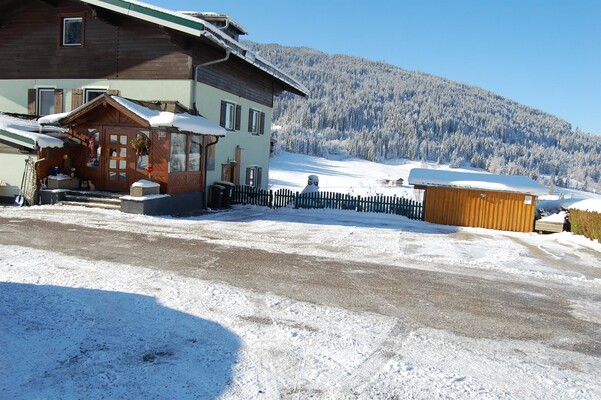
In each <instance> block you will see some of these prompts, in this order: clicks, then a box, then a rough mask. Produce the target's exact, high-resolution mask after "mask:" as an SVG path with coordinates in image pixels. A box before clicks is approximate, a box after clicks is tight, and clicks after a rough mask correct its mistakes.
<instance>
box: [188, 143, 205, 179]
mask: <svg viewBox="0 0 601 400" xmlns="http://www.w3.org/2000/svg"><path fill="white" fill-rule="evenodd" d="M201 151H202V136H199V135H191V136H190V153H189V156H188V171H190V172H197V171H200V160H202V157H201V154H202V153H201Z"/></svg>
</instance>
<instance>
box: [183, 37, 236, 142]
mask: <svg viewBox="0 0 601 400" xmlns="http://www.w3.org/2000/svg"><path fill="white" fill-rule="evenodd" d="M231 53H232V52H231V50H230V49H225V56H224V57H223V58H219V59H217V60H213V61H207V62H206V63H202V64H198V65H197V66H195V67H194V76H193V77H192V78H193V79H192V82H193V85H192V109H193V110H194V111H195V112H196V115H198V110H197V109H196V85H197V81H198V71H199V70H200V69H201V68H203V67H208V66H209V65H214V64H219V63H222V62H226V61H227V60H229V59H230V54H231ZM215 143H217V142H215Z"/></svg>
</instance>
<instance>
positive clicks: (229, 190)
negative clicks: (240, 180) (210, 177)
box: [215, 181, 235, 208]
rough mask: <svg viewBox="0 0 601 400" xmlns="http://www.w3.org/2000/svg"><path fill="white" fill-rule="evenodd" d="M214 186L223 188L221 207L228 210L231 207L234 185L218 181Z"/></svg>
mask: <svg viewBox="0 0 601 400" xmlns="http://www.w3.org/2000/svg"><path fill="white" fill-rule="evenodd" d="M215 184H216V185H219V186H223V189H224V190H223V203H222V205H223V207H224V208H228V207H229V206H231V205H232V202H233V197H234V186H235V185H234V184H233V183H232V182H226V181H218V182H215Z"/></svg>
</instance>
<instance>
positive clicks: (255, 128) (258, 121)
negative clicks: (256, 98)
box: [248, 108, 265, 135]
mask: <svg viewBox="0 0 601 400" xmlns="http://www.w3.org/2000/svg"><path fill="white" fill-rule="evenodd" d="M248 131H249V132H250V133H252V134H253V135H263V134H264V133H265V113H264V112H261V111H259V110H255V109H252V108H251V109H250V110H248Z"/></svg>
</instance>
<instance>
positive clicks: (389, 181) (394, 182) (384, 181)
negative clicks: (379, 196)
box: [379, 176, 405, 186]
mask: <svg viewBox="0 0 601 400" xmlns="http://www.w3.org/2000/svg"><path fill="white" fill-rule="evenodd" d="M379 182H380V184H381V185H383V186H403V182H405V180H404V179H403V178H395V177H392V176H384V177H382V178H380V180H379Z"/></svg>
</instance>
